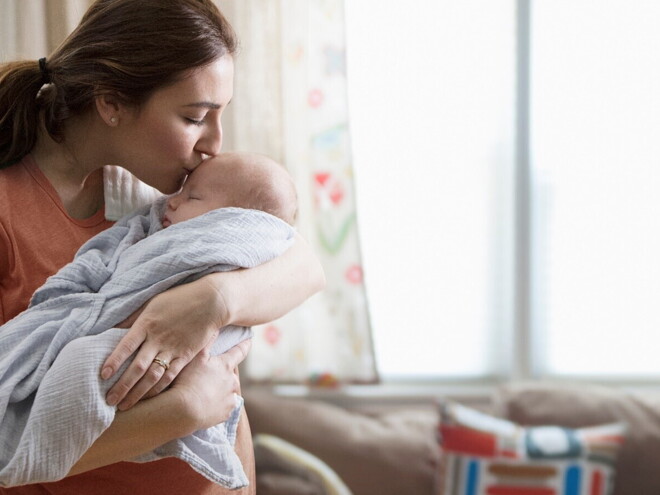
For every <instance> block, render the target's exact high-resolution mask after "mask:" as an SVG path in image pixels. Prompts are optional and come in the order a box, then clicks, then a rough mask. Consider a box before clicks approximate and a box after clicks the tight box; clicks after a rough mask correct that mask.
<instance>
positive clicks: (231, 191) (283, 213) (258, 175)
mask: <svg viewBox="0 0 660 495" xmlns="http://www.w3.org/2000/svg"><path fill="white" fill-rule="evenodd" d="M229 206H235V207H239V208H250V209H254V210H261V211H265V212H266V213H270V214H271V215H274V216H276V217H279V218H281V219H282V220H284V221H285V222H287V223H289V224H293V223H294V221H295V217H296V212H297V209H298V207H297V197H296V189H295V186H294V185H293V181H292V180H291V177H290V176H289V174H288V172H287V171H286V170H285V169H284V167H283V166H282V165H280V164H279V163H277V162H275V161H274V160H271V159H270V158H268V157H266V156H264V155H259V154H256V153H221V154H220V155H217V156H215V157H212V158H208V159H207V160H204V161H203V162H202V163H201V164H200V165H199V166H198V167H197V168H196V169H195V170H194V171H193V172H192V173H191V174H190V175H189V176H188V179H187V180H186V182H185V184H184V185H183V187H182V188H181V190H180V191H179V192H178V193H176V194H174V195H172V196H171V197H170V198H169V199H168V200H167V207H166V209H165V214H164V216H163V227H168V226H169V225H171V224H174V223H179V222H182V221H184V220H189V219H191V218H193V217H196V216H199V215H201V214H203V213H206V212H208V211H211V210H215V209H217V208H225V207H229Z"/></svg>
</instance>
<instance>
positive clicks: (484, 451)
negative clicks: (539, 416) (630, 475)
mask: <svg viewBox="0 0 660 495" xmlns="http://www.w3.org/2000/svg"><path fill="white" fill-rule="evenodd" d="M625 428H626V427H625V425H624V424H622V423H612V424H607V425H600V426H595V427H591V428H582V429H569V428H563V427H559V426H553V425H547V426H537V427H530V428H523V427H521V426H520V425H517V424H515V423H513V422H511V421H506V420H504V419H500V418H495V417H493V416H489V415H487V414H484V413H481V412H478V411H475V410H473V409H470V408H468V407H465V406H462V405H459V404H454V403H446V404H444V406H443V407H442V415H441V422H440V425H439V430H440V442H441V445H442V449H443V472H442V476H441V479H442V480H443V482H442V483H441V485H442V488H441V490H440V493H443V494H445V495H453V494H458V493H460V494H466V495H505V494H506V495H514V494H521V495H523V494H524V495H604V494H606V493H610V489H611V485H612V481H613V476H614V461H615V460H616V455H617V452H618V449H619V447H620V445H621V444H622V443H623V440H624V432H625Z"/></svg>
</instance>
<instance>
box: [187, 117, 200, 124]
mask: <svg viewBox="0 0 660 495" xmlns="http://www.w3.org/2000/svg"><path fill="white" fill-rule="evenodd" d="M186 120H187V121H188V122H190V123H191V124H193V125H202V124H204V119H201V120H197V119H191V118H188V117H186Z"/></svg>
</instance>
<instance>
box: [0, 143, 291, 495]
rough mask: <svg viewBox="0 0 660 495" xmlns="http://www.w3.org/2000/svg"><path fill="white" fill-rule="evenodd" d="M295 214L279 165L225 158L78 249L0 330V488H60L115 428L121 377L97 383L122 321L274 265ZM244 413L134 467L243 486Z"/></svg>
mask: <svg viewBox="0 0 660 495" xmlns="http://www.w3.org/2000/svg"><path fill="white" fill-rule="evenodd" d="M296 203H297V201H296V192H295V188H294V185H293V182H292V180H291V178H290V177H289V175H288V173H287V172H286V170H285V169H284V168H283V167H282V166H281V165H279V164H277V163H276V162H274V161H273V160H271V159H269V158H267V157H265V156H262V155H257V154H249V153H223V154H221V155H219V156H217V157H213V158H209V159H207V160H205V161H204V162H202V163H201V164H200V165H199V166H198V167H197V168H196V169H195V170H194V171H193V172H192V173H191V174H190V176H189V177H188V179H187V180H186V182H185V183H184V185H183V187H182V189H181V190H180V191H179V192H178V193H176V194H174V195H172V196H170V197H169V198H165V197H163V198H160V199H158V200H156V202H154V204H153V205H150V206H147V207H144V208H142V209H139V210H137V211H136V212H134V213H132V214H130V215H127V216H126V217H124V218H122V219H121V220H119V221H118V222H117V223H116V224H115V225H114V226H113V227H111V228H110V229H107V230H106V231H104V232H102V233H100V234H98V235H97V236H95V237H93V238H92V239H90V241H88V242H87V243H85V244H84V245H83V246H82V247H81V248H80V250H79V251H78V253H77V254H76V257H75V259H74V260H73V262H71V263H70V264H69V265H67V266H65V267H63V268H62V269H60V270H59V271H58V272H57V273H56V274H55V275H53V276H52V277H50V278H49V279H48V281H47V282H46V283H45V284H44V285H43V286H42V287H40V288H39V289H38V290H37V291H36V292H35V294H34V296H33V299H32V302H31V304H30V308H28V309H27V310H26V311H24V312H23V313H21V314H20V315H18V316H17V317H16V318H14V319H13V320H10V321H9V322H7V323H5V325H3V326H2V327H1V328H0V351H1V352H0V377H2V380H0V443H2V445H3V448H2V449H0V486H4V485H3V484H5V485H7V486H13V485H21V484H26V483H28V482H30V483H32V482H36V481H53V480H56V479H60V478H62V477H63V476H65V475H66V473H67V472H68V471H69V470H70V468H71V466H72V465H73V464H74V463H75V462H76V461H77V460H78V459H79V458H80V456H81V455H82V454H83V453H84V452H85V451H86V450H87V449H88V448H89V446H90V445H91V444H92V443H93V442H94V441H95V439H96V438H97V437H98V436H99V435H100V434H101V433H102V432H103V431H104V430H105V429H106V428H107V427H108V426H109V425H110V424H111V423H112V421H113V418H114V415H115V413H116V409H115V408H114V407H113V406H110V405H108V404H107V403H106V401H105V395H106V394H107V392H108V389H109V388H110V387H111V386H112V385H113V384H114V383H115V380H116V379H117V378H118V377H119V374H121V372H122V371H121V370H120V371H119V373H117V374H116V375H115V376H114V377H113V379H111V380H102V379H100V376H99V370H100V369H101V364H102V362H103V361H104V360H105V358H106V357H107V356H108V355H109V354H110V352H111V351H112V350H113V349H115V347H116V346H117V344H118V342H119V340H120V339H121V338H122V336H123V335H124V334H125V332H126V330H125V329H120V328H114V325H116V323H117V322H118V321H123V320H124V319H125V318H127V317H128V316H130V315H131V314H132V313H133V312H134V311H135V310H136V309H137V308H139V307H140V306H141V305H142V304H144V303H145V302H147V301H148V300H150V299H151V298H152V297H153V296H154V295H156V294H158V293H160V292H162V291H163V290H166V289H168V288H169V287H173V286H174V285H177V284H180V283H185V282H186V281H189V280H191V279H194V278H195V277H198V276H202V275H203V274H206V273H211V272H216V271H226V270H232V269H236V268H250V267H253V266H256V265H258V264H260V263H265V262H267V261H268V260H270V259H273V258H275V257H277V256H279V255H281V254H282V253H283V252H284V251H285V250H286V249H288V248H289V247H290V246H291V244H292V243H293V237H294V229H293V228H292V227H291V224H292V223H293V222H294V220H295V217H296V210H297V206H296ZM256 210H259V211H256ZM276 217H278V218H276ZM174 224H177V225H174ZM250 336H251V332H250V329H249V328H247V327H236V326H231V325H230V326H227V327H224V328H223V329H222V331H221V333H220V336H219V337H218V339H217V340H216V341H215V344H214V347H213V350H212V353H214V354H219V353H222V352H225V351H226V350H227V349H229V348H230V347H231V346H233V345H235V344H237V343H238V342H240V341H241V340H243V339H245V338H249V337H250ZM154 362H155V363H156V364H158V365H160V366H163V367H165V368H167V365H166V363H161V362H159V360H155V361H154ZM127 364H128V363H125V364H124V368H125V366H126V365H127ZM241 404H242V399H240V398H237V407H236V408H235V410H234V412H233V413H232V415H231V416H230V418H229V419H228V420H227V421H226V422H225V423H223V424H221V425H217V426H215V427H212V428H208V429H206V430H199V431H197V432H195V433H193V434H191V435H189V436H187V437H184V438H180V439H177V440H174V441H172V442H168V443H167V444H165V445H162V446H160V447H157V448H156V449H154V450H153V451H151V452H149V453H146V454H144V455H142V456H140V457H139V458H136V459H134V461H137V462H146V461H151V460H155V459H161V458H164V457H178V458H180V459H182V460H185V461H186V462H188V463H189V464H190V465H191V467H193V469H195V470H197V471H198V472H200V473H201V474H203V475H204V476H206V477H207V478H209V479H210V480H212V481H215V482H216V483H219V484H221V485H223V486H226V487H230V488H239V487H241V486H244V485H245V484H246V483H247V477H246V475H245V473H244V471H243V469H242V466H241V464H240V459H239V458H238V457H237V456H236V454H235V452H234V451H233V441H234V439H235V433H236V427H237V424H238V420H239V417H240V407H241ZM80 425H85V427H83V428H81V427H80ZM35 445H39V448H40V451H44V452H49V453H50V454H49V457H48V462H47V463H46V462H41V460H40V457H39V456H34V455H27V454H26V452H27V453H31V452H34V451H35Z"/></svg>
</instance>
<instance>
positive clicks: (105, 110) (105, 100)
mask: <svg viewBox="0 0 660 495" xmlns="http://www.w3.org/2000/svg"><path fill="white" fill-rule="evenodd" d="M95 103H96V111H97V112H98V113H99V116H100V117H101V120H103V122H105V123H106V124H107V125H109V126H110V127H117V125H119V120H120V116H121V113H122V109H123V107H124V105H122V104H121V103H120V101H119V98H117V97H116V96H115V95H112V94H103V95H99V96H97V97H96V98H95Z"/></svg>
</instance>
